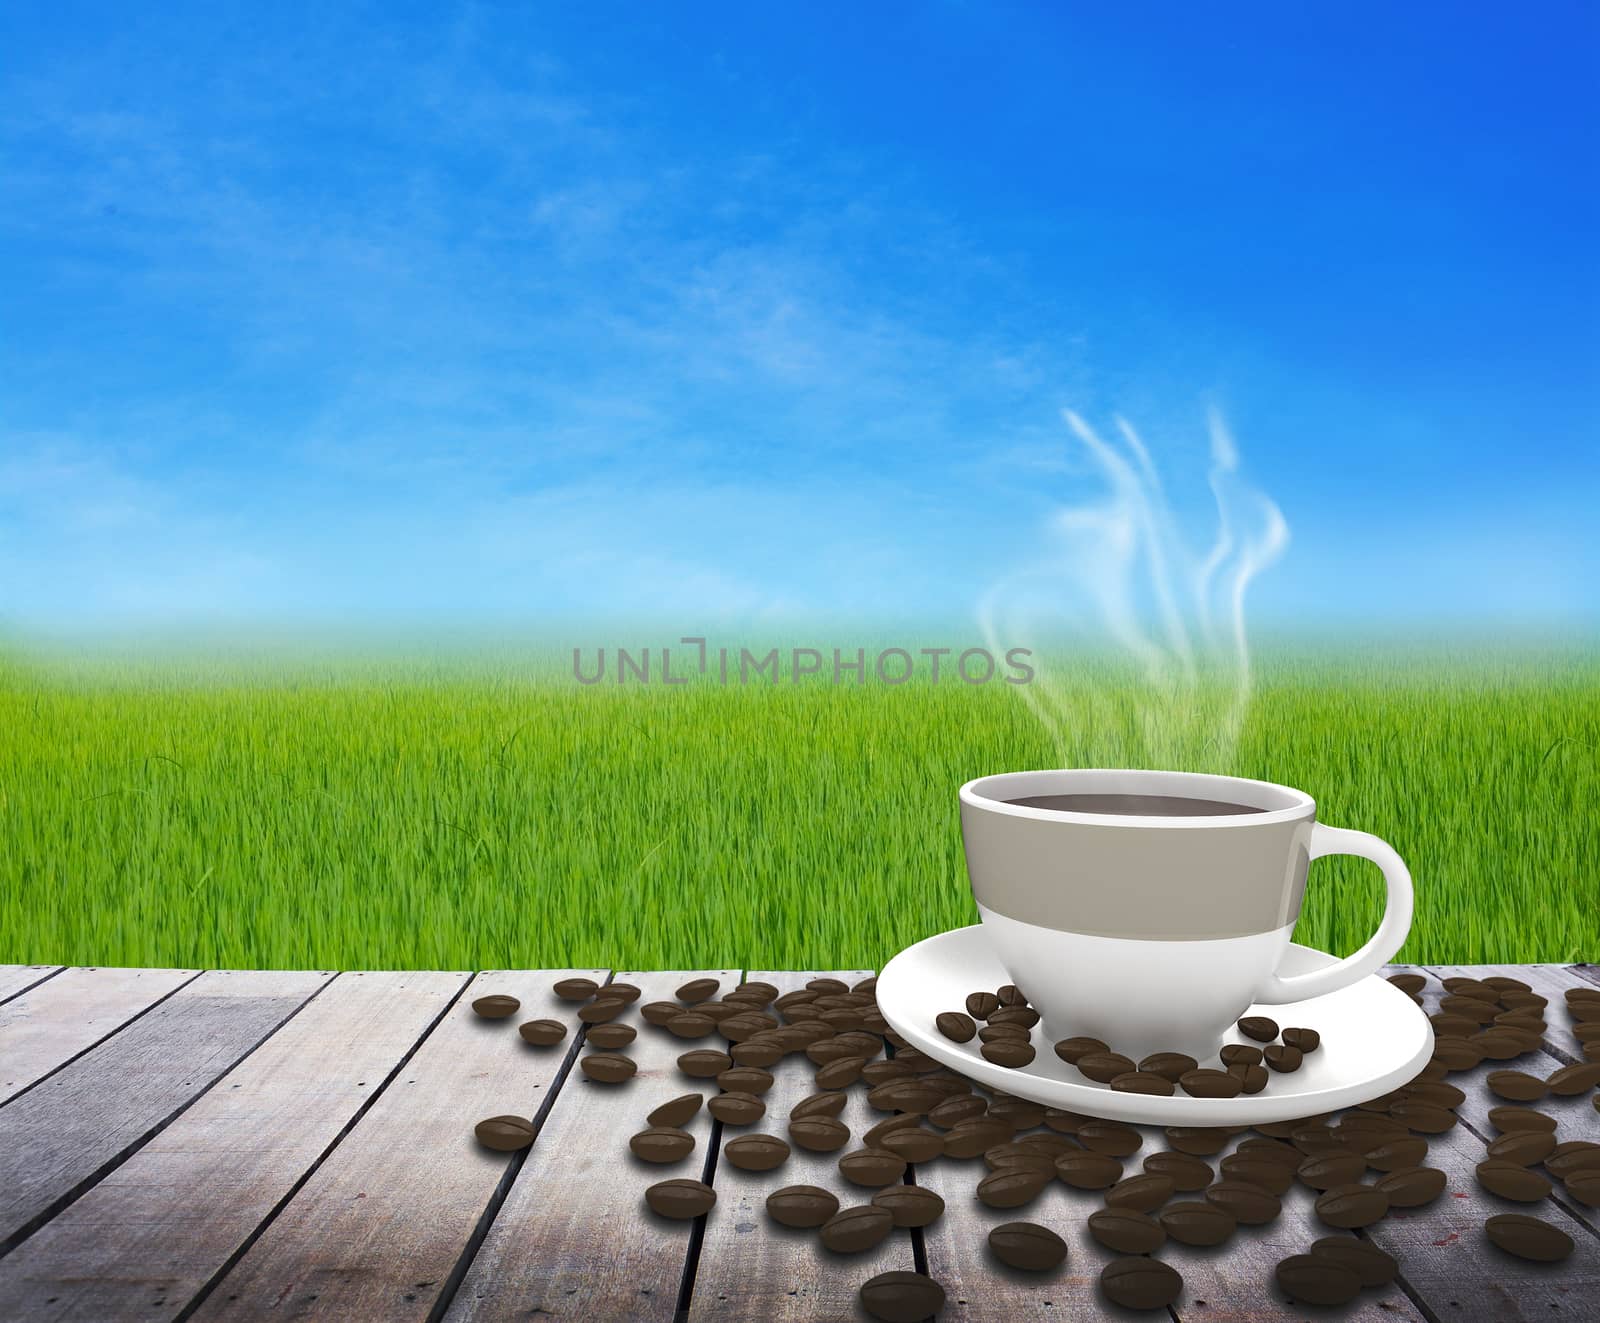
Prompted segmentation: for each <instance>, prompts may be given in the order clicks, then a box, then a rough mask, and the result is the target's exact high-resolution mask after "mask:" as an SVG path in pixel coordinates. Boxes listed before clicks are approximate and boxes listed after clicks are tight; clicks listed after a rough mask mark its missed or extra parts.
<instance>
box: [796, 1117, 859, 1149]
mask: <svg viewBox="0 0 1600 1323" xmlns="http://www.w3.org/2000/svg"><path fill="white" fill-rule="evenodd" d="M789 1138H790V1139H791V1140H793V1141H794V1144H795V1146H796V1147H797V1148H803V1149H805V1150H807V1151H808V1152H811V1153H837V1152H838V1151H839V1150H840V1149H841V1148H843V1147H844V1146H845V1145H846V1144H848V1143H849V1142H850V1127H849V1126H847V1125H845V1124H844V1123H843V1122H842V1121H835V1120H834V1119H833V1118H832V1117H828V1116H802V1117H800V1118H799V1119H798V1120H795V1119H791V1120H790V1122H789Z"/></svg>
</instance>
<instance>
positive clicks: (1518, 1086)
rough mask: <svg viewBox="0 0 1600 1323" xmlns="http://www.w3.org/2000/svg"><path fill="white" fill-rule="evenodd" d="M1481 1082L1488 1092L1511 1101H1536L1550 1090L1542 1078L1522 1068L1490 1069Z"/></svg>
mask: <svg viewBox="0 0 1600 1323" xmlns="http://www.w3.org/2000/svg"><path fill="white" fill-rule="evenodd" d="M1483 1082H1484V1083H1485V1084H1486V1085H1488V1086H1489V1092H1490V1093H1492V1094H1494V1095H1495V1096H1496V1097H1497V1098H1505V1099H1508V1100H1509V1101H1511V1102H1538V1101H1539V1100H1540V1099H1541V1098H1543V1097H1544V1096H1545V1095H1546V1094H1548V1093H1549V1092H1550V1086H1549V1084H1547V1083H1546V1082H1545V1081H1544V1080H1542V1079H1540V1078H1539V1077H1538V1076H1536V1075H1530V1074H1528V1073H1527V1072H1526V1071H1522V1070H1491V1071H1490V1072H1489V1074H1488V1076H1487V1077H1486V1078H1485V1079H1484V1081H1483Z"/></svg>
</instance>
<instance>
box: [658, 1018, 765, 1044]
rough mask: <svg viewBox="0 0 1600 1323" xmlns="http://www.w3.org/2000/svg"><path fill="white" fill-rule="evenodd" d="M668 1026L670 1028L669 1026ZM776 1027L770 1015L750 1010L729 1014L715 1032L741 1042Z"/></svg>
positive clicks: (731, 1040)
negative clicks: (747, 1012) (748, 1012)
mask: <svg viewBox="0 0 1600 1323" xmlns="http://www.w3.org/2000/svg"><path fill="white" fill-rule="evenodd" d="M682 1018H683V1017H682V1016H680V1017H679V1019H682ZM673 1023H674V1024H676V1023H677V1021H676V1020H675V1021H673ZM668 1027H669V1028H670V1027H671V1026H668ZM777 1027H778V1023H777V1021H775V1020H773V1019H772V1018H771V1017H770V1016H767V1015H761V1014H757V1013H754V1012H751V1013H750V1014H742V1013H741V1014H739V1015H732V1016H729V1017H728V1018H727V1019H726V1020H723V1021H722V1022H721V1023H720V1024H718V1025H717V1032H718V1033H719V1034H721V1035H722V1036H723V1037H724V1038H726V1039H727V1040H728V1041H729V1042H730V1043H741V1042H743V1041H744V1040H745V1039H746V1038H754V1037H755V1036H756V1035H757V1034H759V1033H765V1032H766V1031H767V1030H769V1029H776V1028H777Z"/></svg>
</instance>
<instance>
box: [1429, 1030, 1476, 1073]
mask: <svg viewBox="0 0 1600 1323" xmlns="http://www.w3.org/2000/svg"><path fill="white" fill-rule="evenodd" d="M1433 1059H1434V1060H1435V1061H1437V1062H1439V1063H1440V1064H1441V1065H1442V1066H1444V1068H1445V1069H1446V1070H1448V1071H1451V1072H1454V1071H1458V1070H1471V1069H1472V1068H1473V1067H1474V1066H1476V1065H1477V1064H1478V1063H1479V1062H1480V1061H1482V1060H1483V1049H1482V1048H1481V1047H1479V1046H1478V1045H1477V1044H1476V1043H1471V1042H1468V1041H1467V1040H1466V1039H1464V1038H1441V1039H1439V1040H1438V1041H1437V1042H1435V1043H1434V1045H1433Z"/></svg>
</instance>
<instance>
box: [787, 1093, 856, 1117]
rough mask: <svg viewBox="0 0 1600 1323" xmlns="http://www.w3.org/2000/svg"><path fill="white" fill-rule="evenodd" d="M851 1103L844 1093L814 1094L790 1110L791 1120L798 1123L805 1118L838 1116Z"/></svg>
mask: <svg viewBox="0 0 1600 1323" xmlns="http://www.w3.org/2000/svg"><path fill="white" fill-rule="evenodd" d="M849 1101H850V1100H849V1098H848V1097H847V1096H846V1095H845V1094H842V1093H813V1094H811V1095H810V1096H809V1097H805V1098H802V1099H801V1100H800V1101H799V1102H797V1103H796V1104H795V1105H794V1106H793V1107H791V1108H790V1109H789V1119H790V1120H791V1121H797V1120H799V1119H800V1118H801V1117H803V1116H838V1115H839V1113H840V1112H842V1111H844V1107H845V1104H846V1103H847V1102H849Z"/></svg>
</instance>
